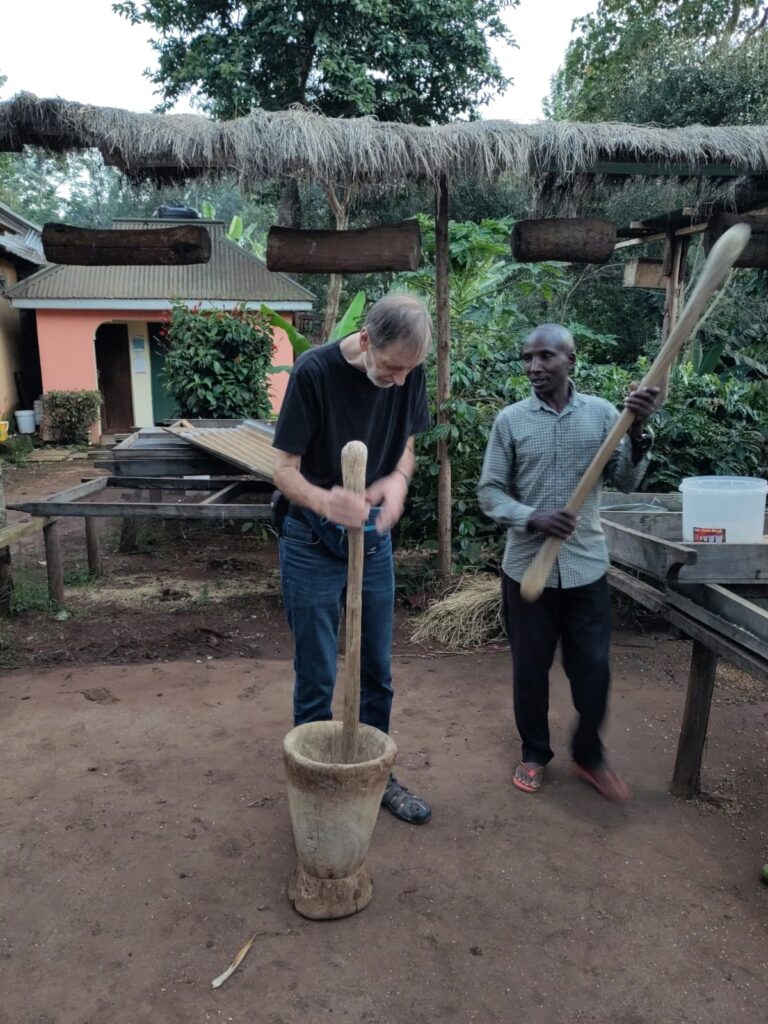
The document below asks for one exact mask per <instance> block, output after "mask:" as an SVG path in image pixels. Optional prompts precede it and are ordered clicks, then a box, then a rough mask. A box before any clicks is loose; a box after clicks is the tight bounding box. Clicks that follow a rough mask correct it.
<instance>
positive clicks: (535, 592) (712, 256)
mask: <svg viewBox="0 0 768 1024" xmlns="http://www.w3.org/2000/svg"><path fill="white" fill-rule="evenodd" d="M749 235H750V227H749V225H748V224H735V225H734V226H733V227H732V228H729V229H728V231H726V232H725V233H724V234H723V235H721V236H720V238H719V239H718V240H717V241H716V242H715V244H714V245H713V246H712V249H711V250H710V253H709V256H708V257H707V261H706V263H705V264H704V266H703V267H702V268H701V273H700V274H699V278H698V280H697V282H696V287H695V288H694V289H693V292H692V293H691V297H690V298H689V299H688V302H687V303H686V304H685V308H684V309H683V311H682V313H681V314H680V319H679V320H678V321H677V323H676V324H675V326H674V328H673V329H672V331H670V334H669V337H668V338H667V340H666V342H665V343H664V345H663V347H662V349H661V351H660V352H659V354H658V355H657V356H656V358H655V360H654V361H653V365H652V366H651V368H650V369H649V370H648V372H647V373H646V375H645V377H643V380H642V382H641V384H640V387H644V388H649V387H658V386H659V384H660V383H661V381H662V379H663V377H664V374H665V373H666V372H667V370H668V369H669V368H670V366H671V365H672V363H673V361H674V359H675V356H676V355H677V354H678V352H679V351H680V349H681V348H682V347H683V345H684V344H685V342H686V341H687V340H688V338H689V337H690V335H691V332H692V331H693V329H694V327H695V326H696V324H697V322H698V320H699V318H700V317H701V315H702V313H703V312H704V308H705V307H706V305H707V303H708V302H709V300H710V298H711V297H712V293H713V292H714V291H715V290H716V289H717V288H718V287H719V285H720V284H721V282H722V280H723V278H724V277H725V275H726V274H727V273H728V271H729V270H730V269H731V267H732V266H733V264H734V263H735V262H736V260H737V259H738V258H739V256H740V255H741V253H742V251H743V249H744V247H745V245H746V244H747V241H748V240H749ZM634 418H635V417H634V414H633V413H631V412H630V411H629V410H628V409H625V410H624V411H623V412H622V414H621V415H620V416H619V418H618V419H617V420H616V422H615V423H614V425H613V427H612V428H611V430H610V432H609V434H608V436H607V437H606V439H605V440H604V441H603V443H602V444H601V445H600V448H599V449H598V451H597V454H596V455H595V457H594V459H592V461H591V462H590V464H589V466H588V467H587V469H586V470H585V472H584V475H583V476H582V478H581V480H580V481H579V483H578V485H577V486H576V490H575V491H574V492H573V494H572V495H571V497H570V499H569V501H568V504H567V505H566V506H565V507H566V509H567V510H568V511H569V512H572V513H573V514H574V515H576V513H577V512H578V511H579V509H580V508H581V506H582V505H583V504H584V502H585V501H586V499H587V497H588V495H589V493H590V491H591V490H592V488H593V487H594V486H595V484H597V482H598V481H599V480H600V479H601V477H602V475H603V470H604V469H605V467H606V465H607V463H608V460H609V459H610V457H611V456H612V455H613V453H614V451H615V450H616V448H617V447H618V445H619V442H620V441H621V439H622V438H623V437H624V435H625V434H626V433H627V431H628V430H629V428H630V427H631V426H632V422H633V420H634ZM562 543H563V541H562V540H561V539H560V538H559V537H547V539H546V540H545V541H544V543H543V544H542V545H541V547H540V548H539V550H538V551H537V552H536V555H535V556H534V558H533V560H532V561H531V564H530V565H529V566H528V568H527V569H526V570H525V575H524V576H523V579H522V581H521V583H520V593H521V594H522V596H523V598H524V600H526V601H529V602H531V601H536V600H537V599H538V598H539V597H541V593H542V591H543V590H544V587H545V586H546V583H547V579H548V578H549V574H550V572H551V571H552V566H553V565H554V564H555V559H556V558H557V553H558V551H559V550H560V545H561V544H562Z"/></svg>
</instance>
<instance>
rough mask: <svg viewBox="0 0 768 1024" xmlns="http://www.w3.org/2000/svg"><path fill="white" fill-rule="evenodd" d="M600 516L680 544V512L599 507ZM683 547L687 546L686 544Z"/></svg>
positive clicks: (651, 535)
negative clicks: (617, 509)
mask: <svg viewBox="0 0 768 1024" xmlns="http://www.w3.org/2000/svg"><path fill="white" fill-rule="evenodd" d="M600 518H601V519H602V520H603V521H604V522H605V520H608V522H610V523H613V524H615V525H616V526H622V527H625V528H627V529H630V530H635V531H636V532H638V533H644V534H647V535H648V536H650V537H652V538H658V539H659V540H669V541H672V542H673V543H676V544H682V543H683V542H682V541H681V540H680V537H681V536H682V532H683V516H682V513H681V512H664V511H663V510H660V511H659V512H618V511H614V510H613V509H600ZM685 547H688V545H687V544H686V545H685Z"/></svg>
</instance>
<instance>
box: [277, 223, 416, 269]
mask: <svg viewBox="0 0 768 1024" xmlns="http://www.w3.org/2000/svg"><path fill="white" fill-rule="evenodd" d="M420 260H421V232H420V230H419V223H418V221H416V220H406V221H403V223H402V224H385V225H383V226H382V227H378V228H363V229H360V230H355V231H300V230H298V229H295V228H280V227H273V228H270V231H269V235H268V236H267V269H268V270H282V271H289V272H291V273H295V274H364V273H373V272H374V271H382V270H416V268H417V267H418V265H419V262H420Z"/></svg>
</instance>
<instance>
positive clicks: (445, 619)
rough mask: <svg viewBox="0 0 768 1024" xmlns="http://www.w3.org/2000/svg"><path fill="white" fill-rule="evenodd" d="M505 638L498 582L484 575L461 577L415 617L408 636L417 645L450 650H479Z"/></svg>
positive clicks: (496, 577)
mask: <svg viewBox="0 0 768 1024" xmlns="http://www.w3.org/2000/svg"><path fill="white" fill-rule="evenodd" d="M505 637H506V632H505V629H504V622H503V619H502V614H501V581H500V580H499V577H498V576H491V575H490V574H487V573H485V574H481V575H477V576H466V577H464V578H463V579H462V580H461V582H460V583H459V584H458V586H457V587H456V588H455V589H454V590H453V591H451V592H450V593H449V594H446V595H445V596H444V597H441V598H440V599H439V600H438V601H435V603H434V604H433V605H431V607H430V608H428V609H427V611H426V612H424V614H423V615H420V616H419V618H418V620H417V622H416V626H415V628H414V630H413V632H412V634H411V638H412V639H413V640H415V641H416V642H417V643H429V642H430V641H431V642H433V643H439V644H442V645H443V646H444V647H448V648H451V649H453V650H465V649H466V648H468V647H481V646H482V645H483V644H487V643H492V642H493V641H499V640H504V639H505Z"/></svg>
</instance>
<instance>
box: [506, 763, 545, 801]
mask: <svg viewBox="0 0 768 1024" xmlns="http://www.w3.org/2000/svg"><path fill="white" fill-rule="evenodd" d="M531 765H533V767H530V768H529V767H528V765H527V764H524V763H523V762H522V761H520V762H519V764H518V766H517V768H515V774H514V775H513V776H512V785H513V786H514V787H515V789H519V790H520V791H521V792H523V793H538V791H539V787H540V786H541V783H542V780H543V778H544V765H543V764H535V763H534V762H533V761H532V762H531Z"/></svg>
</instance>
